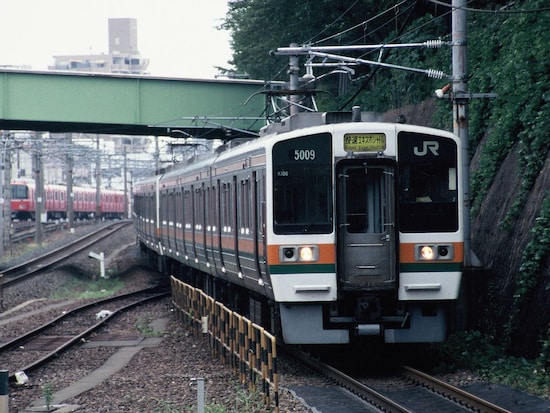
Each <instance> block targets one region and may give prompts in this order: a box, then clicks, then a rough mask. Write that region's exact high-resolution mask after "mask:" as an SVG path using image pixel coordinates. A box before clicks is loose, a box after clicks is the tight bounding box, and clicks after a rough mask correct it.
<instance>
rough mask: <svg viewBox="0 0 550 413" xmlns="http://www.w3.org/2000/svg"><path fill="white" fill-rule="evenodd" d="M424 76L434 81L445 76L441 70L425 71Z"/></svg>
mask: <svg viewBox="0 0 550 413" xmlns="http://www.w3.org/2000/svg"><path fill="white" fill-rule="evenodd" d="M426 75H428V77H433V78H435V79H443V78H444V77H445V76H446V74H445V72H443V71H441V70H435V69H428V70H426Z"/></svg>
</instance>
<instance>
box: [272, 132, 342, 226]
mask: <svg viewBox="0 0 550 413" xmlns="http://www.w3.org/2000/svg"><path fill="white" fill-rule="evenodd" d="M331 182H332V139H331V135H330V134H328V133H322V134H317V135H309V136H302V137H298V138H293V139H288V140H284V141H281V142H278V143H276V144H275V145H274V146H273V217H274V220H273V221H274V222H273V230H274V231H275V233H276V234H302V233H313V234H323V233H325V234H328V233H330V232H332V190H331V188H332V186H331Z"/></svg>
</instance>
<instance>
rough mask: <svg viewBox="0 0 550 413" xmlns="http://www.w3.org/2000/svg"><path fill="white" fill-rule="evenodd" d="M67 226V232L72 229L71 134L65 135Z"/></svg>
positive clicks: (72, 162) (72, 165) (72, 163)
mask: <svg viewBox="0 0 550 413" xmlns="http://www.w3.org/2000/svg"><path fill="white" fill-rule="evenodd" d="M66 137H67V146H68V149H69V150H68V152H67V225H68V227H69V228H68V229H69V231H71V230H72V229H73V228H74V193H73V167H74V160H73V154H72V153H71V151H72V147H73V134H72V133H67V134H66Z"/></svg>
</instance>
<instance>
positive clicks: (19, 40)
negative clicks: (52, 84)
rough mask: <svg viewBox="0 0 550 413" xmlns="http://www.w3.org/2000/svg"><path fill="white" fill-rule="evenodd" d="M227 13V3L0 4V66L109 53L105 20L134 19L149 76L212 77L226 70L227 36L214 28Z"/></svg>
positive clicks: (51, 0) (52, 0)
mask: <svg viewBox="0 0 550 413" xmlns="http://www.w3.org/2000/svg"><path fill="white" fill-rule="evenodd" d="M226 12H227V0H0V66H2V65H30V66H31V69H33V70H46V69H47V67H48V65H52V64H53V62H54V59H53V56H56V55H72V54H89V53H94V54H95V53H97V54H101V53H108V52H109V42H108V35H109V32H108V19H109V18H113V17H114V18H135V19H137V35H138V49H139V52H140V55H141V57H143V58H148V59H150V63H149V67H148V72H149V73H150V74H151V75H153V76H170V77H185V78H207V79H209V78H210V79H211V78H214V76H215V75H216V74H217V73H218V71H217V69H215V66H221V67H224V68H228V67H230V65H229V64H228V63H227V62H228V61H230V60H231V48H230V37H229V33H228V32H226V31H221V30H217V29H216V26H219V25H220V24H221V23H222V20H223V18H224V17H225V14H226Z"/></svg>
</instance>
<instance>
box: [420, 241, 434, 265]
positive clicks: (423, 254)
mask: <svg viewBox="0 0 550 413" xmlns="http://www.w3.org/2000/svg"><path fill="white" fill-rule="evenodd" d="M434 257H435V254H434V249H433V247H432V246H431V245H424V246H423V247H421V248H420V259H421V260H428V261H431V260H433V259H434Z"/></svg>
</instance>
